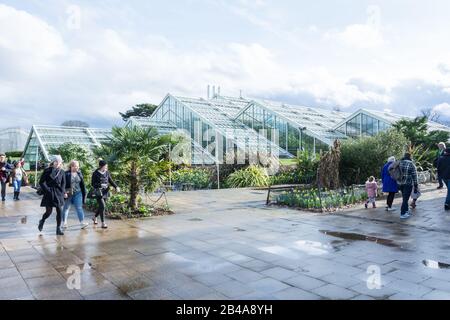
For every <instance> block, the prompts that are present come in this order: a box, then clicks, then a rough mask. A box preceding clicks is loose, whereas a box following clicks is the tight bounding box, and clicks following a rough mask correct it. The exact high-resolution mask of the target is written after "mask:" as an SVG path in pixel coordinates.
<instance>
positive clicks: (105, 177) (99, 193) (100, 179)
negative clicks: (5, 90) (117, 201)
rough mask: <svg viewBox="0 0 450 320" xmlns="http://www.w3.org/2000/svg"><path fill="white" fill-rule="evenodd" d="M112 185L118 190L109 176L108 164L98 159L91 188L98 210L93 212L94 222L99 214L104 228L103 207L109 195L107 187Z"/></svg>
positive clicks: (95, 222) (96, 222)
mask: <svg viewBox="0 0 450 320" xmlns="http://www.w3.org/2000/svg"><path fill="white" fill-rule="evenodd" d="M110 186H113V187H114V189H116V191H117V192H120V189H119V187H118V186H117V184H116V183H115V182H114V180H113V179H112V178H111V174H110V173H109V171H108V164H107V163H106V161H104V160H100V161H99V164H98V169H97V170H95V171H94V173H93V174H92V188H93V192H94V197H95V198H96V199H97V203H98V210H97V213H96V214H95V217H94V219H92V220H93V221H94V224H98V221H97V217H98V216H100V220H101V221H102V228H103V229H106V228H108V226H107V225H106V223H105V208H106V201H107V200H108V197H109V188H110Z"/></svg>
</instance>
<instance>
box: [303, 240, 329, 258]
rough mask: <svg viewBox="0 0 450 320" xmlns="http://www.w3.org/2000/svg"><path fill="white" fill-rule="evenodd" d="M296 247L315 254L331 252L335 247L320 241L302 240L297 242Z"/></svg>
mask: <svg viewBox="0 0 450 320" xmlns="http://www.w3.org/2000/svg"><path fill="white" fill-rule="evenodd" d="M295 248H296V249H298V250H300V251H302V252H305V253H307V254H310V255H313V256H320V255H324V254H327V253H329V251H330V250H332V249H333V247H332V246H330V245H329V244H323V243H321V242H318V241H308V240H300V241H296V242H295Z"/></svg>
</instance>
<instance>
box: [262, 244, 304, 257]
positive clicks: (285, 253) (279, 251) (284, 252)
mask: <svg viewBox="0 0 450 320" xmlns="http://www.w3.org/2000/svg"><path fill="white" fill-rule="evenodd" d="M258 249H259V250H262V251H265V252H268V253H272V254H276V255H278V256H282V257H285V258H289V259H299V258H301V256H300V255H299V254H297V253H296V252H295V251H293V250H290V249H288V248H285V247H281V246H271V247H262V248H258Z"/></svg>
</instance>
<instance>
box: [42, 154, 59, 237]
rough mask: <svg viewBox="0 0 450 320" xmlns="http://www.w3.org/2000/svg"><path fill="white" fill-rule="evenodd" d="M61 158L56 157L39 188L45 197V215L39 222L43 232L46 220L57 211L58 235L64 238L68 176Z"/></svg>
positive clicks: (43, 175) (43, 200)
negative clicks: (64, 212)
mask: <svg viewBox="0 0 450 320" xmlns="http://www.w3.org/2000/svg"><path fill="white" fill-rule="evenodd" d="M62 162H63V161H62V158H61V156H54V157H53V158H52V163H51V165H50V166H49V167H48V168H47V169H45V170H44V172H43V173H42V176H41V179H40V180H39V186H40V187H41V189H42V191H43V193H44V196H43V197H42V201H41V207H45V213H44V215H43V216H42V219H41V220H40V221H39V226H38V228H39V231H42V229H43V227H44V223H45V220H47V218H48V217H50V215H51V214H52V211H53V208H55V209H56V235H58V236H63V235H64V232H62V230H61V220H62V219H61V218H62V216H61V209H62V207H63V205H64V195H65V190H66V175H65V172H64V170H63V169H61V166H62Z"/></svg>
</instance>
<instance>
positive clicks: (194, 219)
mask: <svg viewBox="0 0 450 320" xmlns="http://www.w3.org/2000/svg"><path fill="white" fill-rule="evenodd" d="M189 221H203V219H200V218H192V219H189Z"/></svg>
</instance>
